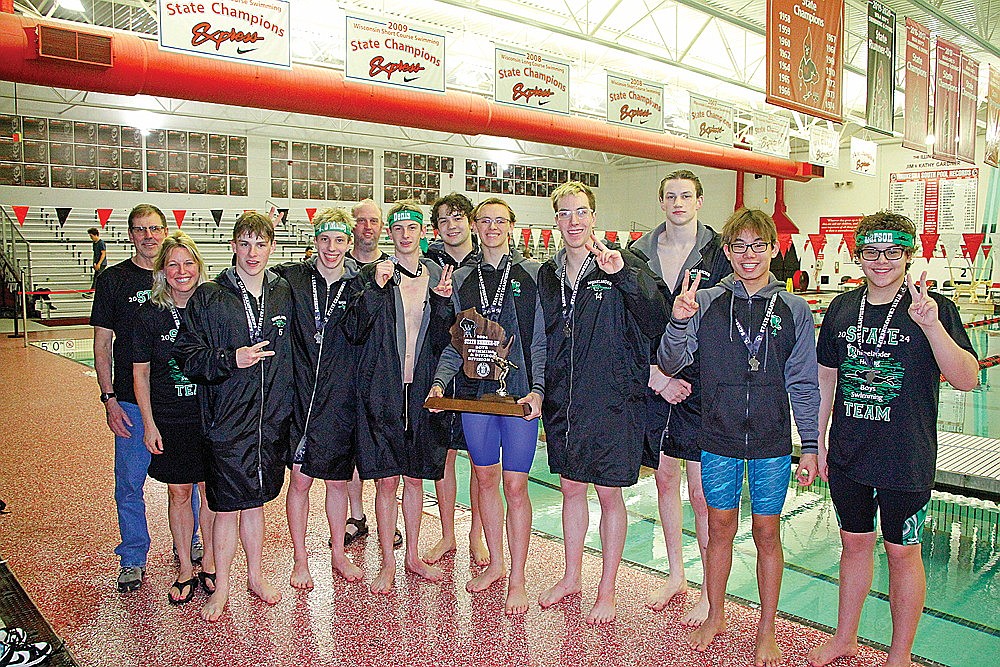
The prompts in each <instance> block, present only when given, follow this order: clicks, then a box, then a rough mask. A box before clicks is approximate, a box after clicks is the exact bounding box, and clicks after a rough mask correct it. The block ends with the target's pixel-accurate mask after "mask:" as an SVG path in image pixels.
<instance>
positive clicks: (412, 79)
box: [403, 76, 420, 83]
mask: <svg viewBox="0 0 1000 667" xmlns="http://www.w3.org/2000/svg"><path fill="white" fill-rule="evenodd" d="M419 78H420V77H419V76H410V77H406V76H404V77H403V83H409V82H411V81H416V80H417V79H419Z"/></svg>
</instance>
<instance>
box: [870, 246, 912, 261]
mask: <svg viewBox="0 0 1000 667" xmlns="http://www.w3.org/2000/svg"><path fill="white" fill-rule="evenodd" d="M904 252H905V251H904V250H903V248H902V246H898V245H894V246H889V247H888V248H886V249H885V250H879V249H878V248H874V247H872V246H865V247H864V248H862V249H861V259H864V260H866V261H869V262H877V261H878V258H879V257H881V256H882V255H885V258H886V259H888V260H890V261H894V260H897V259H902V257H903V254H904Z"/></svg>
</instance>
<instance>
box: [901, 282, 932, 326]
mask: <svg viewBox="0 0 1000 667" xmlns="http://www.w3.org/2000/svg"><path fill="white" fill-rule="evenodd" d="M906 286H907V288H908V289H909V290H910V297H911V299H912V300H913V303H911V304H910V308H909V313H910V319H912V320H913V321H914V322H916V323H917V325H918V326H920V327H928V326H930V325H932V324H934V323H935V322H937V321H938V305H937V301H935V300H934V299H933V298H932V297H931V296H930V295H929V294H928V293H927V272H926V271H924V272H923V273H921V274H920V289H919V291H918V289H917V287H916V285H914V284H913V278H911V277H910V274H906Z"/></svg>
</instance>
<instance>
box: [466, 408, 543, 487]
mask: <svg viewBox="0 0 1000 667" xmlns="http://www.w3.org/2000/svg"><path fill="white" fill-rule="evenodd" d="M462 427H463V429H464V430H465V442H466V443H467V444H468V446H469V458H471V459H472V462H473V463H474V464H476V465H477V466H492V465H496V464H497V463H500V460H501V457H502V458H503V469H504V470H505V471H508V472H523V473H527V472H529V471H530V470H531V462H532V461H533V460H534V458H535V449H536V448H537V447H538V420H537V419H532V420H531V421H527V420H525V419H522V418H521V417H504V416H502V415H481V414H478V413H473V412H465V413H463V414H462Z"/></svg>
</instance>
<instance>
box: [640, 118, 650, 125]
mask: <svg viewBox="0 0 1000 667" xmlns="http://www.w3.org/2000/svg"><path fill="white" fill-rule="evenodd" d="M647 120H649V119H648V118H644V119H643V120H640V121H639V125H645V124H646V121H647Z"/></svg>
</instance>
